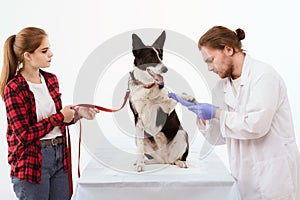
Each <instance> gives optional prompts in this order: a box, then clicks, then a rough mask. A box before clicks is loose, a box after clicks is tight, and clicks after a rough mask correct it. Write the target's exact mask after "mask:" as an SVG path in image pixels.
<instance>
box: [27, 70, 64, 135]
mask: <svg viewBox="0 0 300 200" xmlns="http://www.w3.org/2000/svg"><path fill="white" fill-rule="evenodd" d="M40 76H41V81H42V83H39V84H37V83H31V82H29V81H27V83H28V85H29V88H30V90H31V91H32V92H33V95H34V99H35V106H36V115H37V121H38V122H39V121H41V120H43V119H45V118H47V117H49V116H50V115H52V114H55V113H56V110H55V105H54V101H53V99H52V98H51V96H50V93H49V90H48V88H47V85H46V83H45V79H44V77H43V76H42V75H41V74H40ZM61 135H62V133H61V130H60V128H59V127H58V126H56V127H54V129H53V130H52V131H51V132H49V133H48V134H47V135H45V136H44V137H42V138H41V140H44V139H52V138H55V137H57V136H61Z"/></svg>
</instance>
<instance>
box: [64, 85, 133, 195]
mask: <svg viewBox="0 0 300 200" xmlns="http://www.w3.org/2000/svg"><path fill="white" fill-rule="evenodd" d="M129 94H130V91H129V90H127V91H126V94H125V97H124V101H123V104H122V106H121V107H120V108H119V109H109V108H104V107H102V106H97V105H93V104H77V105H76V106H81V107H86V108H97V109H98V110H101V111H104V112H117V111H119V110H121V109H122V108H124V106H125V105H126V102H127V100H128V98H129ZM79 126H80V131H79V142H78V143H79V144H78V178H80V146H81V132H82V128H81V126H82V125H81V121H80V120H79ZM67 135H68V147H67V148H68V154H69V156H68V162H69V163H68V166H69V184H70V185H69V187H70V196H72V194H73V184H72V183H73V181H72V159H71V158H72V157H71V140H70V135H69V128H68V126H67Z"/></svg>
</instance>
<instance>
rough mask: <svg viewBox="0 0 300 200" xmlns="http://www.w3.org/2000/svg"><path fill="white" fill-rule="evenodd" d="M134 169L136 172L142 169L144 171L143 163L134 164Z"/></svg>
mask: <svg viewBox="0 0 300 200" xmlns="http://www.w3.org/2000/svg"><path fill="white" fill-rule="evenodd" d="M136 171H137V172H143V171H145V165H144V164H138V165H136Z"/></svg>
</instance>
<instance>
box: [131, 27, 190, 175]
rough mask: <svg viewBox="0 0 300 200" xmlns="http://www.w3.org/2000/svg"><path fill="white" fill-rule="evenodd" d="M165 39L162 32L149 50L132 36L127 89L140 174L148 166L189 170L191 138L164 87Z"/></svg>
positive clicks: (135, 36) (137, 165)
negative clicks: (188, 160) (173, 166)
mask: <svg viewBox="0 0 300 200" xmlns="http://www.w3.org/2000/svg"><path fill="white" fill-rule="evenodd" d="M165 39H166V33H165V31H163V32H162V33H161V35H160V36H159V37H158V38H157V39H156V41H155V42H154V43H153V44H152V45H151V46H147V45H145V44H144V43H143V42H142V40H141V39H140V38H139V37H138V36H137V35H136V34H132V53H133V55H134V67H133V70H132V71H131V72H130V77H129V81H128V88H129V90H130V96H129V104H130V108H131V110H132V112H133V115H134V119H135V131H136V145H137V151H138V152H137V153H138V158H137V162H136V171H138V172H142V171H144V168H145V164H174V165H177V166H179V167H180V168H187V164H186V158H187V156H188V151H189V142H188V134H187V132H186V131H185V130H184V129H183V128H182V126H181V123H180V121H179V119H178V116H177V114H176V111H175V105H176V103H177V102H176V101H174V100H173V99H171V98H169V97H168V93H169V92H168V90H167V89H166V88H165V87H164V78H163V74H164V73H166V72H167V71H168V68H167V67H166V66H165V65H164V64H163V62H162V60H163V46H164V43H165ZM184 98H186V99H189V97H186V96H185V97H184ZM191 98H192V97H191Z"/></svg>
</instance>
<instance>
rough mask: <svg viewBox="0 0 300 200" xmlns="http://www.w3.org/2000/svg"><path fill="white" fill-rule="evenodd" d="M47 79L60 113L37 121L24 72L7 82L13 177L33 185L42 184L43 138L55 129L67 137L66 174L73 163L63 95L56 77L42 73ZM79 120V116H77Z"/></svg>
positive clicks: (5, 96)
mask: <svg viewBox="0 0 300 200" xmlns="http://www.w3.org/2000/svg"><path fill="white" fill-rule="evenodd" d="M40 73H41V74H42V75H43V76H44V78H45V81H46V85H47V87H48V90H49V93H50V95H51V97H52V99H53V101H54V104H55V108H56V111H57V113H56V114H53V115H51V116H49V117H48V118H45V119H43V120H41V121H39V122H37V116H36V106H35V99H34V95H33V93H32V92H31V91H30V89H29V85H28V84H27V82H26V80H25V79H24V77H23V76H22V75H21V73H20V72H18V73H17V75H16V76H15V77H14V78H13V79H12V80H11V81H9V82H8V83H7V85H6V87H5V90H4V101H5V106H6V112H7V124H8V127H7V134H6V137H7V142H8V163H9V164H10V166H11V176H14V177H17V178H20V179H23V180H26V181H28V182H31V183H39V182H40V181H41V166H42V154H41V146H40V138H42V137H43V136H45V135H46V134H47V133H49V132H50V131H51V130H52V129H53V128H54V126H60V128H61V132H62V134H63V146H64V154H63V155H64V171H67V170H68V165H69V163H68V162H67V160H68V152H67V148H66V146H67V141H66V127H65V126H66V124H64V123H63V120H64V116H63V114H62V113H61V112H60V110H61V109H62V102H61V98H60V96H61V93H59V86H58V80H57V78H56V76H55V75H54V74H51V73H48V72H45V71H42V70H40ZM76 118H77V119H78V115H77V114H76Z"/></svg>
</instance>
